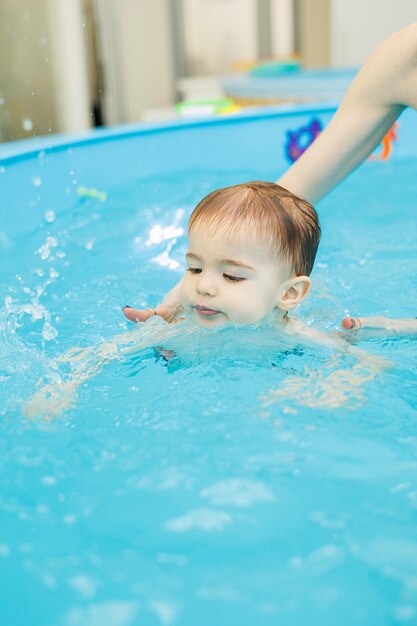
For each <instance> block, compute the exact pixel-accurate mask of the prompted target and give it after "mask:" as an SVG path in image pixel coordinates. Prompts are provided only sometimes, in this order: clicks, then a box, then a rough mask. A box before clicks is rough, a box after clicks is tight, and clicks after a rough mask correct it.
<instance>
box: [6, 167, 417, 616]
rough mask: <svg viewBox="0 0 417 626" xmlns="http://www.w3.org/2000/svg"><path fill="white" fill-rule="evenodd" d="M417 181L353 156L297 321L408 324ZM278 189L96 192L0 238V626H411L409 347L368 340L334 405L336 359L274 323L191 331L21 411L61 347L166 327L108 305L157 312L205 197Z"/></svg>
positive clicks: (227, 180)
mask: <svg viewBox="0 0 417 626" xmlns="http://www.w3.org/2000/svg"><path fill="white" fill-rule="evenodd" d="M416 168H417V166H416V162H415V159H411V158H409V159H406V158H404V159H401V160H397V161H392V162H391V161H389V162H388V163H377V162H368V163H367V164H365V166H364V167H363V168H362V169H361V170H359V171H358V172H357V173H355V174H354V175H353V176H352V177H351V179H350V180H349V181H348V182H346V183H345V184H344V185H343V186H340V187H339V188H338V189H337V190H336V191H335V192H334V193H332V194H331V195H330V196H329V197H328V198H327V199H326V200H325V201H323V202H322V203H321V204H320V205H319V207H318V210H319V214H320V218H321V223H322V229H323V239H322V244H321V247H320V251H319V254H318V258H317V261H316V267H315V269H314V272H313V276H312V278H313V291H312V295H311V296H310V297H309V298H308V299H307V300H306V301H305V303H303V305H302V306H301V307H300V308H299V311H298V315H299V316H300V317H301V318H302V319H304V320H305V321H306V322H308V323H309V324H311V325H312V326H317V327H319V328H321V329H323V330H326V331H329V332H331V331H333V330H335V329H336V328H338V326H339V322H340V320H341V318H342V317H343V316H344V315H345V314H346V313H350V314H358V315H359V314H360V315H363V316H365V315H375V314H380V315H391V316H394V317H414V316H415V315H416V314H417V313H416V311H417V298H416V286H417V285H416V278H417V276H416V263H415V242H416V220H415V206H414V205H415V200H414V199H415V197H416V194H417V176H416V174H417V169H416ZM276 176H277V172H276V171H274V170H272V169H271V170H268V171H266V170H265V168H259V169H256V168H252V169H250V168H246V169H245V168H236V169H235V170H233V171H231V170H230V171H228V172H224V171H222V170H221V169H219V170H216V169H207V170H202V169H198V168H196V169H195V170H192V169H188V170H186V171H183V172H182V173H181V174H180V175H176V176H169V175H160V176H156V175H150V176H145V177H143V178H139V179H138V180H136V182H135V183H132V184H131V185H130V186H129V187H128V188H126V187H125V186H124V185H117V184H113V183H111V182H109V184H108V186H107V187H106V188H105V189H100V190H99V191H100V192H105V193H106V194H107V197H106V198H104V196H102V197H100V198H99V197H91V196H90V197H88V196H87V197H86V196H84V197H79V198H78V199H77V200H75V201H74V202H72V203H71V202H69V203H68V206H66V207H65V208H64V209H63V210H61V211H59V212H56V213H55V212H54V211H53V210H52V208H51V207H46V208H45V211H44V213H43V215H42V216H41V218H40V220H39V221H38V223H37V224H36V228H33V229H32V230H31V231H30V232H25V233H22V234H20V235H19V236H16V238H15V239H14V240H13V241H12V240H10V241H7V240H6V239H3V241H2V246H3V249H4V250H5V251H7V250H8V251H9V253H10V254H8V255H6V254H4V255H3V256H2V258H3V259H5V262H3V263H2V264H1V265H0V284H1V287H2V291H3V293H4V294H5V301H4V304H3V306H2V308H1V311H0V380H1V391H0V393H1V395H0V406H1V409H0V410H1V414H2V421H1V431H2V437H1V439H0V458H1V468H2V471H1V478H0V480H1V491H0V511H1V513H0V515H1V517H0V567H1V570H2V574H1V585H0V614H1V616H2V620H1V623H4V624H7V625H8V626H17V625H18V624H19V625H21V624H34V625H36V626H44V625H45V626H46V625H48V626H49V625H51V626H102V625H104V624H105V625H106V626H136V625H139V624H140V625H142V624H143V625H148V624H149V625H158V624H161V625H162V626H165V625H168V626H169V625H171V624H172V625H176V624H178V625H181V626H188V625H189V626H195V625H197V624H198V626H205V625H207V626H209V625H213V624H216V626H217V625H218V626H221V625H223V624H224V625H229V624H239V625H240V626H243V625H246V624H247V625H253V624H256V625H262V626H264V625H269V624H271V625H272V624H273V625H276V624H280V626H287V625H289V626H295V625H299V624H308V625H309V626H315V625H320V626H322V625H324V624H337V625H338V626H352V625H353V624H363V625H366V626H373V625H375V624H378V626H388V625H390V626H391V625H393V624H415V623H417V531H416V528H417V435H416V432H417V412H416V406H417V389H416V384H415V380H416V370H417V364H416V348H415V346H416V344H415V341H413V340H412V339H407V338H392V337H391V338H390V337H388V338H387V337H386V336H384V335H383V334H381V336H380V337H376V338H368V340H366V338H365V339H364V341H362V342H361V344H360V345H361V347H362V348H363V349H364V350H367V351H369V352H371V353H372V354H375V355H378V356H384V357H385V358H387V359H389V360H390V361H391V362H392V366H391V367H390V368H388V369H387V370H386V371H383V372H381V373H380V374H378V375H377V377H376V378H370V379H368V380H365V382H363V384H361V385H359V386H358V387H355V386H349V384H348V383H346V388H345V389H344V393H339V394H338V396H337V398H338V400H337V401H336V402H335V403H334V404H333V405H330V404H329V397H328V395H326V391H325V389H326V384H325V381H326V380H327V379H329V380H333V378H329V377H331V376H332V374H334V372H336V371H340V370H342V378H341V380H342V381H343V380H348V378H349V372H352V371H354V369H355V367H356V365H357V363H356V362H355V360H354V359H353V358H352V357H351V356H343V355H339V356H337V358H336V360H335V355H334V353H333V352H332V351H331V350H329V349H327V348H322V347H320V346H308V345H302V344H298V343H295V344H294V343H293V344H290V343H288V341H287V340H286V339H284V338H283V337H282V336H281V335H280V334H279V333H275V332H272V331H271V328H270V327H268V326H265V327H262V325H261V326H260V327H256V328H241V329H226V330H220V331H217V332H214V333H208V332H205V331H201V330H199V329H193V328H190V327H188V328H187V330H181V329H178V332H176V333H175V332H173V336H172V337H171V338H170V339H169V340H168V341H167V342H166V344H164V346H163V347H167V348H170V349H173V350H174V352H175V355H174V358H173V359H171V360H167V359H164V358H163V356H162V355H161V354H160V353H158V351H155V350H154V349H153V348H152V347H144V348H140V347H139V348H138V349H137V350H136V351H135V352H133V353H132V354H129V355H125V356H123V355H120V354H119V355H118V357H117V358H116V359H114V360H111V361H110V362H108V363H105V362H100V356H99V355H97V354H96V355H95V356H94V357H93V359H94V366H97V368H96V373H95V375H94V376H92V377H91V378H88V379H86V380H83V381H82V382H81V384H80V385H79V387H78V389H77V393H76V396H75V397H74V399H73V404H72V405H71V406H70V407H69V408H68V409H67V410H66V411H63V412H62V413H61V414H59V415H58V416H56V417H55V418H54V419H50V420H45V419H42V418H35V419H26V418H25V417H24V416H23V415H22V404H23V403H24V402H25V401H27V400H28V399H30V398H31V397H32V396H33V395H34V393H35V392H36V390H37V389H39V387H36V384H37V382H38V380H39V379H40V378H42V377H43V379H44V382H47V381H54V380H59V379H63V380H68V379H69V378H70V377H71V376H72V375H73V374H74V371H76V367H77V366H76V365H68V364H65V363H61V362H59V361H57V360H56V359H57V357H59V356H60V355H62V354H65V353H67V352H68V351H69V350H71V349H73V348H75V347H83V348H85V347H88V346H97V345H103V344H104V343H106V342H109V341H111V339H112V337H114V335H116V334H120V333H123V332H127V331H130V332H132V333H133V334H134V335H135V337H139V335H140V334H141V333H145V334H146V333H149V332H150V331H152V332H153V331H154V330H155V329H158V328H159V327H161V329H162V330H164V328H165V324H164V323H163V322H162V321H160V320H157V319H153V320H151V322H150V323H149V324H146V327H145V328H136V329H133V326H132V325H130V324H129V323H128V322H126V321H125V319H124V318H123V316H122V314H121V310H120V309H121V307H122V306H123V305H125V304H129V305H132V306H139V307H140V306H155V305H156V304H157V303H158V302H159V301H160V299H161V297H162V296H163V294H164V293H165V292H166V291H167V290H169V289H170V288H171V287H172V286H173V285H174V284H175V283H176V282H177V280H178V279H179V278H180V276H181V274H182V271H183V268H184V254H185V250H186V236H185V230H186V224H187V219H188V216H189V214H190V212H191V210H192V208H193V207H194V205H195V204H196V203H197V202H198V200H199V199H201V197H202V196H204V195H206V194H207V193H208V192H209V191H211V190H212V189H214V188H216V187H219V186H225V185H229V184H234V183H238V182H243V181H245V180H252V179H266V180H268V179H269V180H274V179H275V178H276ZM17 250H18V253H17V252H16V251H17ZM7 259H9V261H8V260H7ZM178 328H179V327H178ZM132 329H133V330H132ZM289 380H290V381H291V380H298V381H300V380H301V382H302V384H301V387H300V386H298V387H297V391H296V392H291V387H290V386H289V385H288V381H289ZM323 381H324V382H323ZM333 387H334V385H333ZM342 387H343V385H342ZM300 389H301V390H300ZM333 391H334V389H333ZM342 391H343V389H342ZM333 395H334V394H333ZM333 395H332V396H331V397H333Z"/></svg>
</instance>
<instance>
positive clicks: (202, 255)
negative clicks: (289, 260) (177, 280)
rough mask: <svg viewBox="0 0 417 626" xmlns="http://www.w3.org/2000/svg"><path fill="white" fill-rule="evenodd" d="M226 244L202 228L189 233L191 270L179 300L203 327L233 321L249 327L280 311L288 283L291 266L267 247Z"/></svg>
mask: <svg viewBox="0 0 417 626" xmlns="http://www.w3.org/2000/svg"><path fill="white" fill-rule="evenodd" d="M239 234H240V233H237V236H236V238H235V240H232V241H231V240H230V237H229V239H226V237H225V236H224V234H223V233H222V232H221V229H219V230H218V232H217V233H215V234H214V235H211V234H210V235H209V234H208V233H207V231H206V230H205V229H204V228H203V227H196V228H194V229H193V231H192V232H191V233H189V244H188V252H187V266H188V268H187V271H186V273H185V276H184V278H183V280H182V284H181V293H180V301H181V304H182V306H183V307H184V309H185V311H186V312H187V313H188V314H189V315H190V316H191V317H192V318H193V319H194V320H195V321H196V322H197V323H198V324H200V325H201V326H205V327H206V328H214V327H217V326H221V325H223V324H225V323H228V322H235V323H239V324H250V323H254V322H258V321H259V320H261V319H262V318H263V317H265V316H266V315H268V314H269V313H271V312H272V311H274V310H276V312H277V316H278V317H281V318H282V316H283V314H284V310H282V309H281V308H280V306H279V303H280V300H281V298H282V295H283V293H284V292H285V285H286V279H287V278H288V270H289V268H288V264H286V263H282V264H280V262H279V260H278V261H276V260H275V261H272V260H271V259H269V258H268V254H267V250H265V246H264V247H262V246H261V244H259V243H256V242H254V241H253V240H252V241H251V240H250V238H245V237H239Z"/></svg>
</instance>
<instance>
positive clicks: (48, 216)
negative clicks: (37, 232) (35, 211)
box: [44, 211, 55, 222]
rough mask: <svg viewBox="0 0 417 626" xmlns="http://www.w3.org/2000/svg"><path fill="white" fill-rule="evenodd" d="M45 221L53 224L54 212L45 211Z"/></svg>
mask: <svg viewBox="0 0 417 626" xmlns="http://www.w3.org/2000/svg"><path fill="white" fill-rule="evenodd" d="M44 217H45V220H46V221H47V222H53V221H54V220H55V212H54V211H46V213H45V216H44Z"/></svg>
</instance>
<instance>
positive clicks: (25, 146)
mask: <svg viewBox="0 0 417 626" xmlns="http://www.w3.org/2000/svg"><path fill="white" fill-rule="evenodd" d="M338 104H339V103H338V102H334V101H326V102H320V103H311V102H309V103H302V104H300V103H297V104H294V103H292V104H285V105H276V106H268V107H253V108H251V109H250V111H247V110H244V111H243V112H238V113H233V114H229V115H222V116H208V117H204V118H197V119H194V118H185V119H184V118H180V119H174V120H168V121H163V122H157V123H154V122H135V123H130V124H117V125H114V126H108V127H104V128H98V129H91V130H89V131H86V132H83V133H75V134H72V133H71V134H57V135H52V136H51V135H46V136H42V137H32V138H28V139H20V140H17V141H12V142H5V143H4V144H1V143H0V166H3V167H4V166H8V165H12V164H14V163H19V162H22V161H26V160H29V159H31V158H37V157H38V156H39V153H43V154H45V155H46V154H53V153H56V152H62V151H64V150H70V149H71V148H82V147H84V146H91V145H94V144H101V143H107V142H111V141H120V140H123V139H130V138H133V137H138V136H141V135H152V134H155V135H157V134H161V133H166V132H172V131H176V130H181V129H184V130H188V129H193V128H204V127H210V126H225V125H232V124H242V123H249V122H254V121H257V120H262V119H273V118H285V117H292V116H294V115H295V116H298V115H300V116H301V115H308V114H314V115H322V114H329V113H330V114H334V113H335V111H336V109H337V106H338Z"/></svg>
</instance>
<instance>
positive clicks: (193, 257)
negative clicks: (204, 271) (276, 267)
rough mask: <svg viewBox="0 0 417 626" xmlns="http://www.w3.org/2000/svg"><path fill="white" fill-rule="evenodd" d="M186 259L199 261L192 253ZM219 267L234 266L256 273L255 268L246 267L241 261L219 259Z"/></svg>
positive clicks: (188, 253)
mask: <svg viewBox="0 0 417 626" xmlns="http://www.w3.org/2000/svg"><path fill="white" fill-rule="evenodd" d="M187 259H196V260H197V261H200V260H201V259H200V257H199V256H198V255H197V254H193V253H192V252H187ZM220 265H235V266H236V267H243V268H245V269H247V270H252V271H253V272H255V271H256V270H255V268H254V267H252V266H251V265H246V263H242V262H241V261H235V260H233V259H221V260H220Z"/></svg>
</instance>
